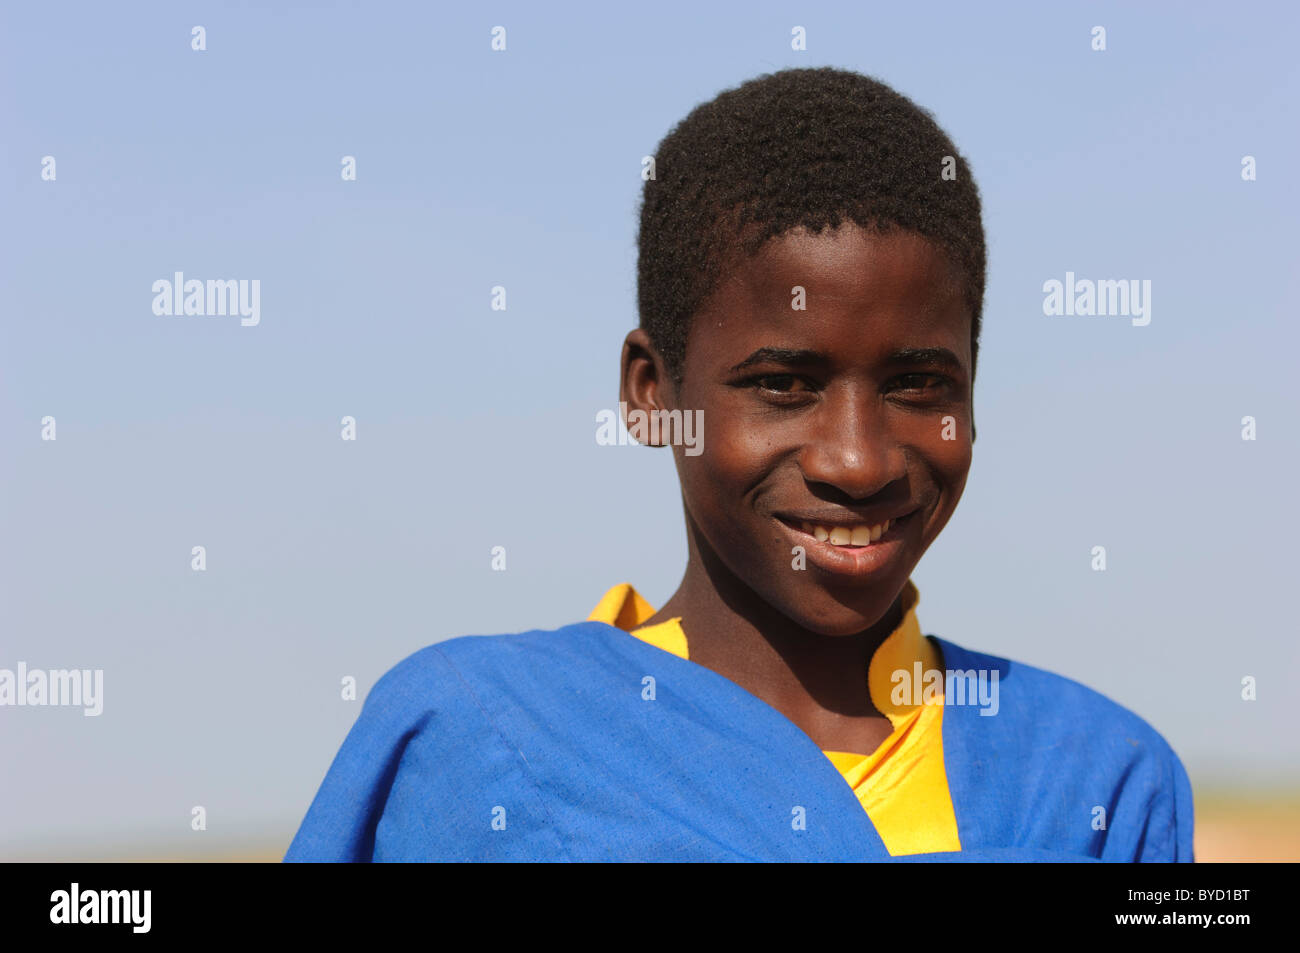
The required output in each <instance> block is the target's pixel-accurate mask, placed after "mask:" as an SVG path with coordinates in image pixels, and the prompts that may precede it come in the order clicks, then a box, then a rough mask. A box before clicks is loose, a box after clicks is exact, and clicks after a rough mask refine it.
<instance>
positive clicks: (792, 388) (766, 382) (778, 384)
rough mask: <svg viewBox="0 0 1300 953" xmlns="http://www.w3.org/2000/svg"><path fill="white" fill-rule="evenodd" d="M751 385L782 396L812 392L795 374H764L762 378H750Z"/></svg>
mask: <svg viewBox="0 0 1300 953" xmlns="http://www.w3.org/2000/svg"><path fill="white" fill-rule="evenodd" d="M750 383H751V384H753V385H755V386H756V387H758V388H759V389H760V390H770V391H775V392H777V393H780V394H789V393H794V392H797V391H798V390H810V388H809V387H808V386H807V385H806V384H805V382H804V381H802V380H801V379H800V378H798V377H795V376H794V375H793V374H764V375H762V376H760V377H753V378H750Z"/></svg>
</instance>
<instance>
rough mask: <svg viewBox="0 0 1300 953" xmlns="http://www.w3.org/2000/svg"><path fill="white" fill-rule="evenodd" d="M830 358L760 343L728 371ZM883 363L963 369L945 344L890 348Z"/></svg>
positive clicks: (826, 362)
mask: <svg viewBox="0 0 1300 953" xmlns="http://www.w3.org/2000/svg"><path fill="white" fill-rule="evenodd" d="M830 363H831V361H830V358H829V357H827V356H826V355H825V354H823V353H822V352H820V351H809V350H790V349H789V348H782V347H760V348H759V349H758V350H757V351H755V352H754V353H753V354H751V355H749V357H747V358H745V359H744V360H743V361H741V362H740V363H739V364H737V365H736V366H735V367H733V368H731V372H732V373H734V372H735V371H743V370H744V369H745V368H747V367H752V366H753V365H755V364H790V365H793V364H800V365H804V366H808V365H813V366H826V365H829V364H830ZM885 363H886V364H889V365H901V364H913V365H915V364H928V365H930V366H932V367H946V368H951V369H952V370H954V371H960V370H961V369H962V363H961V359H960V358H959V357H958V356H957V355H956V354H954V353H953V352H952V351H950V350H948V349H947V348H946V347H905V348H900V349H898V350H897V351H894V352H892V353H891V354H890V355H889V356H888V357H887V358H885Z"/></svg>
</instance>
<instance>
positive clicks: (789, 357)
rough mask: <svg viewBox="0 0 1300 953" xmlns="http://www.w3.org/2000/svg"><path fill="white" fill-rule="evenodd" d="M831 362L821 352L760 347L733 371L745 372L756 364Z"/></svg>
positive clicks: (822, 363)
mask: <svg viewBox="0 0 1300 953" xmlns="http://www.w3.org/2000/svg"><path fill="white" fill-rule="evenodd" d="M829 363H830V360H829V359H828V358H827V357H826V355H825V354H822V353H821V352H820V351H806V350H805V351H792V350H790V349H789V348H783V347H760V348H759V349H758V350H757V351H755V352H754V353H753V354H751V355H749V357H747V358H745V359H744V360H743V361H741V362H740V363H739V364H737V365H736V366H735V367H733V368H732V369H731V370H732V372H734V371H743V370H744V369H745V368H747V367H752V366H754V365H755V364H804V365H808V364H819V365H825V364H829Z"/></svg>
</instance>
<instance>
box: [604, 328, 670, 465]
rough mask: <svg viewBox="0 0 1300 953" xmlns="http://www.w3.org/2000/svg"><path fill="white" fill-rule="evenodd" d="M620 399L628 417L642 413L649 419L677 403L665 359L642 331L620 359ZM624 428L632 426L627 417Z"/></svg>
mask: <svg viewBox="0 0 1300 953" xmlns="http://www.w3.org/2000/svg"><path fill="white" fill-rule="evenodd" d="M618 399H619V402H620V403H621V404H623V405H625V407H626V412H627V413H628V414H631V413H632V412H633V411H637V410H639V411H641V412H642V413H643V414H647V415H648V414H651V413H653V412H654V411H656V410H663V409H670V408H671V407H672V406H673V405H674V404H675V402H676V394H675V392H674V389H673V384H672V380H671V375H669V374H668V370H667V367H666V366H665V365H664V361H663V358H661V357H660V356H659V352H658V351H657V350H655V346H654V345H653V344H651V343H650V336H649V335H648V334H646V333H645V331H643V330H641V329H640V328H635V329H634V330H632V331H629V332H628V335H627V337H626V338H624V339H623V354H622V356H621V357H620V358H619V381H618ZM623 426H625V427H627V426H628V421H627V419H626V417H625V418H624V420H623ZM628 429H629V430H630V429H631V428H630V427H629V428H628ZM654 429H655V430H658V428H654ZM638 442H640V441H638ZM662 445H663V444H662V443H655V444H652V446H662Z"/></svg>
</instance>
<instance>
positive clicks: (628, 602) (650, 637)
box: [587, 579, 942, 758]
mask: <svg viewBox="0 0 1300 953" xmlns="http://www.w3.org/2000/svg"><path fill="white" fill-rule="evenodd" d="M920 598H921V596H920V593H919V592H918V591H917V588H916V586H915V585H914V584H913V583H912V581H911V580H910V579H909V580H908V581H907V584H906V585H905V586H904V587H903V618H902V621H900V622H899V624H898V625H897V626H896V627H895V628H894V630H893V631H892V632H890V633H889V635H888V636H887V637H886V638H885V639H884V640H883V641H882V642H881V643H880V645H879V646H877V648H876V651H875V652H874V653H872V656H871V660H870V661H869V662H868V664H867V689H868V691H869V692H870V694H871V703H872V704H873V705H875V707H876V710H877V711H880V712H881V713H883V714H884V715H885V717H886V718H888V719H889V722H890V724H891V725H892V726H893V727H894V728H895V729H897V728H898V727H899V726H900V725H902V724H903V723H904V722H906V721H907V720H908V719H909V718H910V717H911V716H912V715H913V714H914V713H915V712H916V711H917V709H919V708H920V707H921V703H920V695H921V692H920V679H921V677H922V675H921V673H924V672H929V671H932V670H934V669H939V668H941V667H942V663H941V660H940V658H939V652H938V649H937V648H936V647H935V646H934V644H933V643H932V642H931V641H930V640H929V639H927V638H926V637H925V636H924V635H923V634H922V633H921V626H920V623H919V622H918V621H917V618H916V606H917V603H918V602H920ZM655 611H656V610H655V608H654V607H653V606H651V605H650V603H649V602H648V601H646V599H645V597H644V596H642V595H641V594H640V593H639V592H637V591H636V589H635V588H634V587H633V586H632V585H631V583H626V582H624V583H619V584H618V585H617V586H614V587H612V588H611V589H609V591H608V592H606V593H605V595H604V596H602V597H601V599H600V602H599V603H597V604H596V607H595V608H594V609H592V610H591V614H590V615H589V616H588V617H587V621H589V622H604V623H606V624H608V625H612V626H615V627H616V628H619V629H622V630H623V631H624V632H628V633H629V634H631V635H634V636H636V637H637V638H638V639H640V640H641V641H643V642H647V643H649V644H650V645H653V646H655V648H658V649H662V650H663V651H665V652H669V653H671V654H673V655H676V656H677V657H678V658H683V659H686V660H688V661H689V660H690V644H689V642H688V640H687V637H686V632H685V630H684V629H683V628H682V624H681V618H680V617H674V618H672V619H667V620H665V621H663V622H659V623H656V624H655V625H649V626H643V625H642V624H641V623H643V622H644V621H645V620H646V619H648V618H650V617H651V616H653V615H654V614H655ZM918 665H919V668H918ZM898 672H906V673H907V674H908V676H909V678H908V679H907V680H906V681H907V683H910V682H913V681H915V683H916V685H915V688H916V690H915V691H901V690H900V687H901V683H900V681H898V680H896V674H895V673H898ZM829 754H833V752H828V755H829ZM846 757H850V758H851V757H854V755H847V756H846ZM857 757H862V756H861V755H858V756H857Z"/></svg>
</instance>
